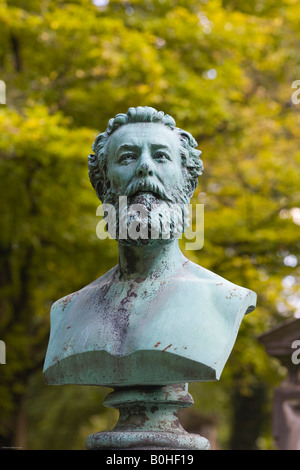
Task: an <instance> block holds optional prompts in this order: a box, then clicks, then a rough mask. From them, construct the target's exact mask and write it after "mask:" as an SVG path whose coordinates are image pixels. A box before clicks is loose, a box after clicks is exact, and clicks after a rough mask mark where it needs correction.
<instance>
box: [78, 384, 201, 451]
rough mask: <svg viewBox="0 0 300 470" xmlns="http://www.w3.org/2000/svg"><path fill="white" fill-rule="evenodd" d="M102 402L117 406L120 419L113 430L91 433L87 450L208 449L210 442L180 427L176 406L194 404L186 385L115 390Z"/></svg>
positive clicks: (109, 405) (184, 406)
mask: <svg viewBox="0 0 300 470" xmlns="http://www.w3.org/2000/svg"><path fill="white" fill-rule="evenodd" d="M104 405H105V406H108V407H112V408H117V409H118V410H119V412H120V416H119V421H118V423H117V424H116V426H115V427H114V429H113V430H112V431H108V432H99V433H96V434H91V435H90V436H88V437H87V439H86V447H87V449H89V450H126V449H135V450H148V449H157V450H166V449H167V450H177V449H186V450H208V449H209V448H210V443H209V441H208V440H207V439H205V438H204V437H201V436H199V435H198V434H190V433H188V432H187V431H185V430H184V429H183V427H182V426H181V424H180V422H179V419H178V409H179V408H186V407H189V406H192V405H193V398H192V396H191V395H190V394H189V393H188V391H187V385H184V384H179V385H169V386H155V387H124V388H118V389H115V390H114V392H112V393H110V394H109V395H108V396H107V398H106V399H105V401H104Z"/></svg>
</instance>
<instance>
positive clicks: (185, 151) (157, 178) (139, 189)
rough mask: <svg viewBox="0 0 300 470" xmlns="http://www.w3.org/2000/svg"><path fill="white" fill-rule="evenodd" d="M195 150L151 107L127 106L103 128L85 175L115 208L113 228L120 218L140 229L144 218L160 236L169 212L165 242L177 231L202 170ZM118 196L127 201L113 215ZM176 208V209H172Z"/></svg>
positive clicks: (191, 140)
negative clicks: (115, 219) (123, 206)
mask: <svg viewBox="0 0 300 470" xmlns="http://www.w3.org/2000/svg"><path fill="white" fill-rule="evenodd" d="M196 146H197V142H196V141H195V139H194V138H193V137H192V136H191V134H189V133H188V132H186V131H183V130H181V129H178V128H177V127H175V121H174V119H173V118H172V117H170V116H168V115H165V114H164V113H163V112H162V111H159V112H158V111H156V110H155V109H153V108H149V107H138V108H130V109H129V110H128V112H127V114H118V115H117V116H116V117H115V118H114V119H111V120H110V121H109V124H108V127H107V130H106V131H105V132H104V133H102V134H100V135H99V136H98V137H97V138H96V140H95V142H94V144H93V150H94V151H95V155H90V156H89V175H90V180H91V183H92V185H93V187H94V188H95V190H96V193H97V195H98V197H99V199H100V200H102V201H103V202H104V203H106V204H107V203H109V204H113V205H114V207H115V208H116V209H117V210H118V215H119V218H118V220H117V227H119V224H120V220H122V218H123V222H122V223H124V221H125V223H127V225H129V224H130V222H132V221H135V223H138V224H139V226H140V227H142V226H143V225H144V224H145V223H146V224H148V220H149V221H150V222H149V223H150V228H151V227H152V229H153V228H155V227H157V230H159V231H160V233H161V231H162V228H163V225H164V224H165V225H166V226H168V224H167V221H168V220H170V214H171V213H172V217H173V225H172V227H171V229H170V230H169V235H170V236H169V238H170V239H171V238H174V237H175V235H178V234H179V232H180V233H182V229H180V228H179V226H180V223H179V219H182V215H183V214H184V213H185V215H184V217H185V219H184V220H185V222H186V207H184V206H185V205H186V204H188V203H189V201H190V198H191V196H192V194H193V192H194V190H195V188H196V186H197V183H198V177H199V175H200V174H201V173H202V169H203V165H202V161H201V160H200V154H201V152H200V151H199V150H196ZM120 196H126V198H128V211H127V208H126V211H125V214H121V213H120V211H119V206H118V203H119V198H120ZM137 204H138V205H139V207H143V208H144V207H145V208H146V210H147V211H148V216H145V213H144V215H143V216H142V215H141V211H137V209H136V207H137V206H136V205H137ZM176 205H177V206H178V205H180V207H181V208H180V209H179V210H178V207H177V208H175V210H174V207H175V206H176ZM153 208H155V209H153ZM179 213H180V215H179ZM126 221H127V222H126ZM167 231H168V230H167ZM139 238H142V237H139ZM160 238H161V237H160ZM176 238H178V237H177V236H176ZM131 241H132V240H131ZM131 241H130V240H129V242H128V243H131ZM124 243H125V242H124ZM134 243H135V244H137V243H138V242H137V241H136V240H135V241H134ZM139 243H142V244H145V243H146V242H145V241H142V240H140V241H139ZM147 243H148V241H147Z"/></svg>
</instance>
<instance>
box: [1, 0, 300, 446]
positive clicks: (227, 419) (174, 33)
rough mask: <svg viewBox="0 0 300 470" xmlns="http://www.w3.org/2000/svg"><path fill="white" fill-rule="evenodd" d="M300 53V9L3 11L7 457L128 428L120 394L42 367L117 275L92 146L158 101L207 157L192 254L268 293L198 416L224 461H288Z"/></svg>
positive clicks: (66, 6) (298, 225) (203, 394)
mask: <svg viewBox="0 0 300 470" xmlns="http://www.w3.org/2000/svg"><path fill="white" fill-rule="evenodd" d="M299 52H300V3H299V2H298V1H297V0H254V1H253V2H245V1H243V0H209V1H208V0H202V1H200V0H145V1H142V0H131V1H127V0H124V1H122V0H119V1H117V0H110V1H109V0H102V1H94V2H92V1H91V0H74V1H71V0H70V1H67V0H66V1H60V0H15V1H13V0H11V1H10V0H7V1H5V0H0V79H1V80H3V81H4V82H5V84H6V104H1V105H0V208H1V218H0V224H1V229H0V339H1V340H2V341H4V342H5V344H6V364H3V365H0V445H1V446H2V447H3V446H17V447H22V448H23V449H84V440H85V437H86V436H87V435H88V434H90V433H91V432H96V431H101V430H107V429H112V427H113V426H114V424H115V422H116V419H117V411H116V410H111V409H108V408H104V407H103V405H102V402H103V399H104V397H105V396H106V394H107V393H108V392H109V391H110V389H105V388H101V387H85V386H71V385H65V386H46V385H45V383H44V380H43V376H42V368H43V362H44V357H45V352H46V348H47V343H48V337H49V327H50V325H49V312H50V308H51V305H52V303H53V302H54V301H55V300H57V299H58V298H60V297H62V296H64V295H66V294H69V293H71V292H74V291H75V290H77V289H79V288H81V287H83V286H85V285H86V284H88V283H89V282H91V281H93V280H94V279H96V278H97V277H99V276H100V275H102V274H103V273H104V272H106V271H107V270H108V269H110V268H111V267H113V266H114V265H115V264H117V244H116V243H115V242H114V241H113V240H106V241H102V240H99V239H98V238H97V236H96V225H97V223H98V222H99V217H96V209H97V206H98V204H99V201H98V200H97V197H96V194H95V193H94V190H93V189H92V187H91V185H90V182H89V178H88V173H87V157H88V154H89V153H90V152H91V151H92V150H91V145H92V143H93V140H94V138H95V137H96V135H97V134H98V133H99V132H103V131H104V130H105V129H106V126H107V122H108V120H109V119H110V118H111V117H113V116H114V115H115V114H116V113H119V112H126V111H127V109H128V108H129V107H130V106H146V105H147V106H153V107H155V108H156V109H158V110H163V111H164V112H165V113H167V114H170V115H172V116H173V117H174V119H175V120H176V124H177V126H178V127H181V128H183V129H186V130H188V131H189V132H191V133H192V134H193V136H194V137H195V138H196V140H197V141H198V142H199V149H201V150H202V152H203V154H202V159H203V162H204V167H205V171H204V173H203V175H202V176H201V178H200V180H199V185H198V188H197V190H196V192H195V195H194V198H193V203H196V202H198V203H202V204H204V211H205V233H204V237H205V238H204V246H203V248H202V249H201V250H198V251H194V252H192V251H188V252H187V253H185V255H186V256H187V257H188V258H190V259H192V260H193V261H194V262H196V263H198V264H201V265H202V266H204V267H205V268H207V269H209V270H212V271H214V272H216V273H218V274H219V275H221V276H223V277H225V278H227V279H228V280H230V281H232V282H234V283H236V284H239V285H241V286H244V287H247V288H249V289H252V290H254V291H255V292H256V293H257V294H258V302H257V309H256V310H255V311H254V312H253V313H251V314H250V315H248V316H246V317H245V319H244V321H243V323H242V326H241V329H240V332H239V335H238V339H237V341H236V344H235V346H234V348H233V351H232V353H231V356H230V358H229V360H228V362H227V365H226V367H225V369H224V372H223V374H222V376H221V379H220V381H218V382H207V383H197V384H192V385H190V386H189V391H190V393H191V394H192V396H193V398H194V401H195V406H194V415H193V416H191V419H196V421H197V419H198V421H197V422H198V424H199V422H201V426H202V428H203V429H204V428H205V426H206V427H207V429H208V430H209V431H207V432H208V434H209V435H210V436H207V437H211V436H212V440H213V446H214V447H215V448H218V449H274V448H276V445H275V443H274V439H273V436H272V429H271V427H272V424H271V423H272V407H273V393H274V388H275V387H277V386H278V384H279V383H281V382H282V380H283V379H284V377H285V374H286V369H285V368H284V367H283V366H282V365H281V363H280V362H279V361H278V360H277V359H276V358H272V357H270V356H269V355H268V354H266V352H265V349H264V347H263V345H262V344H261V343H260V341H259V340H258V337H259V335H261V334H262V333H264V332H265V331H268V330H269V329H270V328H273V327H274V326H277V325H279V324H280V323H281V322H283V321H286V320H287V319H292V318H294V317H300V294H299V276H300V269H299V261H300V259H299V246H300V237H299V230H300V185H299V182H300V181H299V163H300V148H299V142H300V139H299V138H300V92H299V100H295V99H294V100H292V94H293V93H295V92H296V90H295V89H293V88H292V84H293V82H294V81H295V80H300V54H299ZM294 96H295V95H294ZM296 98H297V96H296ZM295 101H298V103H297V102H295ZM182 248H183V250H184V245H183V247H182ZM183 314H184V312H183ZM299 339H300V337H299ZM299 367H300V366H299ZM184 419H188V416H187V415H185V416H184V417H183V420H184ZM197 426H198V425H196V427H197ZM204 435H205V434H204Z"/></svg>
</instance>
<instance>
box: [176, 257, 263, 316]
mask: <svg viewBox="0 0 300 470" xmlns="http://www.w3.org/2000/svg"><path fill="white" fill-rule="evenodd" d="M185 269H187V271H188V273H189V275H191V276H192V277H194V278H196V279H197V280H199V283H201V284H203V285H204V286H205V288H206V289H207V290H209V291H211V294H212V297H214V298H215V300H216V301H220V302H224V303H225V304H226V303H231V304H237V305H239V306H240V308H241V309H244V314H246V313H250V312H253V310H255V308H256V302H257V295H256V293H255V292H254V291H252V290H250V289H247V288H246V287H242V286H239V285H237V284H234V283H233V282H231V281H228V280H227V279H225V278H223V277H222V276H220V275H219V274H216V273H214V272H212V271H209V270H208V269H206V268H204V267H202V266H200V265H197V264H195V263H193V262H192V261H188V262H187V263H186V266H185Z"/></svg>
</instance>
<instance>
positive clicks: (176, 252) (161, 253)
mask: <svg viewBox="0 0 300 470" xmlns="http://www.w3.org/2000/svg"><path fill="white" fill-rule="evenodd" d="M182 262H183V255H182V253H181V251H180V249H179V246H178V240H172V241H171V242H169V243H165V244H163V245H158V246H157V245H156V246H151V245H149V246H125V245H122V244H121V243H119V270H120V279H121V280H127V279H132V280H134V279H135V280H144V279H146V278H152V279H159V278H164V277H167V276H170V275H171V274H172V273H174V271H177V270H178V269H179V268H180V267H181V266H182Z"/></svg>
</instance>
